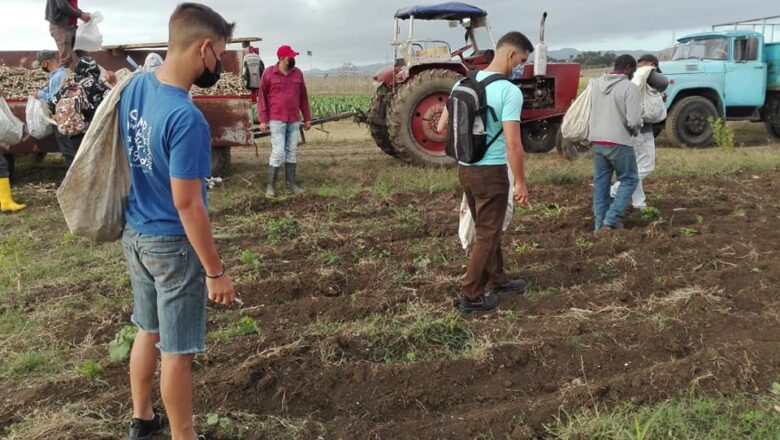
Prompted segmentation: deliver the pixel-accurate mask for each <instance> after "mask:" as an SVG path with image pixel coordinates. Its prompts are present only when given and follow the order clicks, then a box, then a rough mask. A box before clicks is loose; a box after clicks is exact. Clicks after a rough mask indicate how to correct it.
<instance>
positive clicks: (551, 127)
mask: <svg viewBox="0 0 780 440" xmlns="http://www.w3.org/2000/svg"><path fill="white" fill-rule="evenodd" d="M561 123H562V120H561V119H542V120H539V121H533V122H529V123H527V124H523V125H522V126H521V127H520V134H521V137H522V139H523V149H524V150H525V151H526V152H527V153H547V152H549V151H551V150H552V149H553V148H555V147H556V145H557V144H558V137H559V136H558V134H559V133H560V130H561Z"/></svg>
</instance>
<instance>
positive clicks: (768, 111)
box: [764, 94, 780, 139]
mask: <svg viewBox="0 0 780 440" xmlns="http://www.w3.org/2000/svg"><path fill="white" fill-rule="evenodd" d="M764 126H766V131H767V133H769V135H770V136H772V137H773V138H775V139H780V94H773V95H770V96H768V97H767V100H766V106H765V107H764Z"/></svg>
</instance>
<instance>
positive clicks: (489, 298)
mask: <svg viewBox="0 0 780 440" xmlns="http://www.w3.org/2000/svg"><path fill="white" fill-rule="evenodd" d="M497 305H498V297H497V296H496V294H495V293H493V292H488V293H486V294H485V295H483V296H481V297H479V298H477V299H466V298H461V299H460V304H459V305H458V310H460V311H461V312H462V313H471V312H486V311H488V310H492V309H495V308H496V306H497Z"/></svg>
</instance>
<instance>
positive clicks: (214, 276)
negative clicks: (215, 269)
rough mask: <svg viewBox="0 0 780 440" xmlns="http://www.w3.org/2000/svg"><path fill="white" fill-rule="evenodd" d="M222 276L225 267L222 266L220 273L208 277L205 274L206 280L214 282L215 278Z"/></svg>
mask: <svg viewBox="0 0 780 440" xmlns="http://www.w3.org/2000/svg"><path fill="white" fill-rule="evenodd" d="M222 275H225V266H224V265H223V266H222V271H221V272H220V273H218V274H216V275H209V274H208V273H206V278H208V279H210V280H216V279H217V278H220V277H222Z"/></svg>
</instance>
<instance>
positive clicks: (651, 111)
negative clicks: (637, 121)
mask: <svg viewBox="0 0 780 440" xmlns="http://www.w3.org/2000/svg"><path fill="white" fill-rule="evenodd" d="M653 70H655V67H653V66H643V67H640V68H638V69H637V71H636V73H635V74H634V78H633V79H632V80H631V82H633V83H634V84H636V86H637V87H639V93H640V95H641V96H642V103H641V106H642V121H643V122H644V123H645V124H657V123H659V122H661V121H663V120H664V119H666V103H665V102H664V95H663V94H662V93H661V92H659V91H658V90H656V89H654V88H652V87H650V85H649V84H648V83H647V80H648V79H649V78H650V74H651V73H653Z"/></svg>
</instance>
